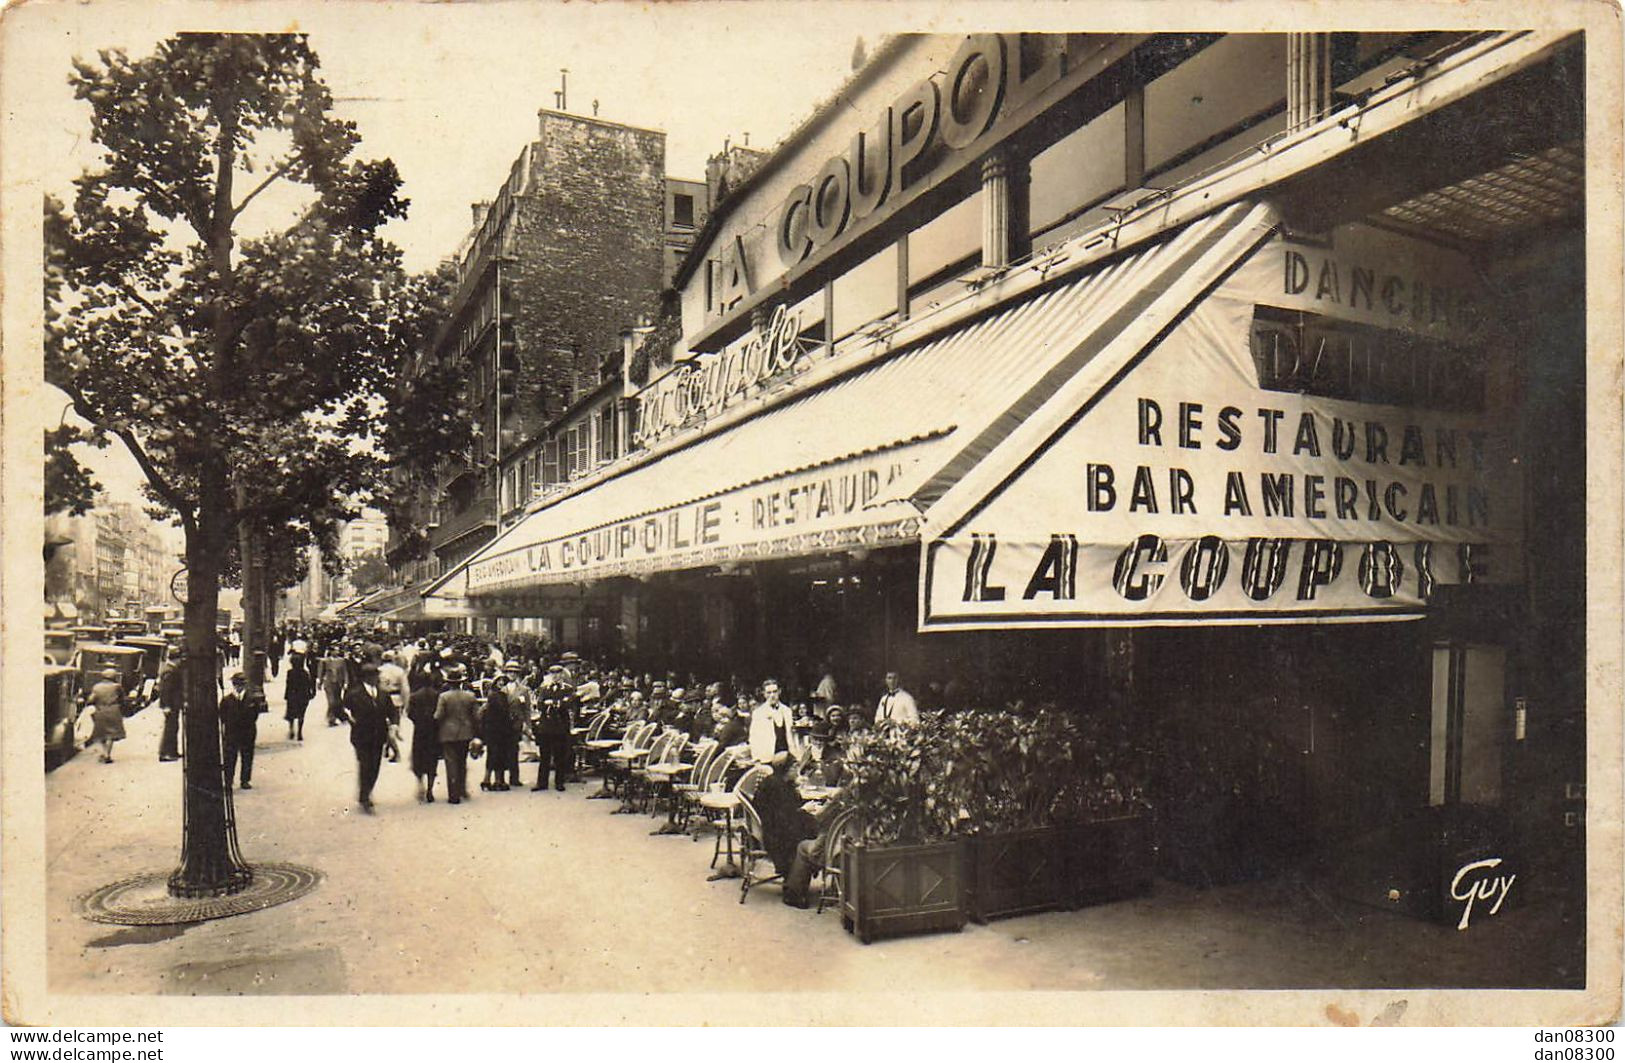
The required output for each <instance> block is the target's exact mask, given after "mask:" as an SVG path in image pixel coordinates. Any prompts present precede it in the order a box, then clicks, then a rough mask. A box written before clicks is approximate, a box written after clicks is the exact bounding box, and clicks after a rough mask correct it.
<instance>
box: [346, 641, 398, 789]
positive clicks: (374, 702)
mask: <svg viewBox="0 0 1625 1063" xmlns="http://www.w3.org/2000/svg"><path fill="white" fill-rule="evenodd" d="M343 704H344V715H345V717H346V718H347V719H348V720H349V721H350V745H351V746H353V747H354V748H355V760H356V770H357V776H358V779H357V795H358V800H359V802H360V805H361V811H363V812H366V813H368V814H371V812H372V788H373V786H374V785H376V784H377V782H378V768H379V765H380V764H381V763H382V761H383V756H384V746H385V745H388V744H390V743H391V742H392V741H398V736H397V734H396V727H397V726H398V725H399V724H400V710H399V709H398V708H396V706H395V703H394V702H393V701H392V700H390V698H389V696H388V695H387V694H385V693H384V692H383V691H382V690H381V689H379V686H378V665H376V664H374V663H372V662H371V661H368V662H366V663H365V664H363V665H362V666H361V682H359V683H356V684H354V685H353V686H351V687H350V689H349V690H348V691H346V692H345V695H344V702H343Z"/></svg>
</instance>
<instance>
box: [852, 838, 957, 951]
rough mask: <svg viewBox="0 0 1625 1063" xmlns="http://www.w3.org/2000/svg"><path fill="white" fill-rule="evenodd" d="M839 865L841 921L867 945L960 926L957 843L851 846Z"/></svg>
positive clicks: (955, 928) (954, 928)
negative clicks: (842, 881)
mask: <svg viewBox="0 0 1625 1063" xmlns="http://www.w3.org/2000/svg"><path fill="white" fill-rule="evenodd" d="M843 865H844V866H843V871H844V873H845V876H846V881H845V888H844V894H845V896H844V899H843V900H842V902H841V916H842V922H843V923H845V925H846V927H847V929H849V930H852V931H853V932H854V933H856V934H857V935H858V939H859V940H860V941H862V942H863V943H864V944H865V945H867V944H868V943H869V942H871V941H873V940H874V939H875V938H878V937H892V936H895V935H898V934H912V933H918V932H920V931H927V930H955V931H957V930H963V929H964V927H965V910H964V905H963V903H962V898H961V892H962V884H963V881H964V872H963V863H962V855H961V847H960V844H959V842H957V841H953V842H939V843H936V844H933V845H896V846H885V847H881V848H869V847H865V846H853V847H852V848H850V849H847V850H846V852H845V854H844V856H843Z"/></svg>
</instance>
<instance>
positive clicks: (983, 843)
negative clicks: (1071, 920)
mask: <svg viewBox="0 0 1625 1063" xmlns="http://www.w3.org/2000/svg"><path fill="white" fill-rule="evenodd" d="M964 845H965V910H966V912H967V913H968V914H969V915H970V917H971V918H972V919H974V920H976V921H977V922H978V923H985V922H987V921H988V920H989V919H1003V918H1006V917H1008V916H1012V915H1029V914H1031V913H1033V912H1052V911H1055V910H1056V909H1057V908H1064V907H1067V906H1068V905H1069V903H1070V899H1071V889H1070V888H1069V885H1068V881H1067V879H1068V870H1067V859H1066V856H1067V849H1066V839H1065V837H1064V836H1063V832H1062V831H1061V830H1059V829H1057V828H1055V827H1035V828H1031V829H1028V830H1016V831H1000V832H996V833H992V834H972V835H969V836H967V837H966V838H965V839H964Z"/></svg>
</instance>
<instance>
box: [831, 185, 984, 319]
mask: <svg viewBox="0 0 1625 1063" xmlns="http://www.w3.org/2000/svg"><path fill="white" fill-rule="evenodd" d="M972 202H975V201H974V200H973V201H972ZM834 289H835V292H834V298H833V303H834V307H833V309H834V312H833V314H832V315H831V317H832V318H833V321H832V324H831V330H830V335H832V336H833V337H834V338H835V339H837V340H839V339H841V338H842V337H844V336H847V335H849V334H850V333H852V332H853V331H855V330H856V329H858V328H860V327H862V326H864V325H866V324H868V323H869V322H871V321H875V320H877V319H879V318H883V317H885V316H886V315H888V314H891V313H894V312H896V310H897V245H895V244H889V245H887V246H886V247H885V248H884V249H882V250H881V252H880V253H879V254H877V255H874V256H872V257H871V258H869V259H867V260H865V261H864V262H861V263H859V264H858V265H857V266H855V267H853V268H852V269H850V270H847V271H846V272H845V273H844V274H842V275H841V276H839V277H837V278H836V279H835V282H834Z"/></svg>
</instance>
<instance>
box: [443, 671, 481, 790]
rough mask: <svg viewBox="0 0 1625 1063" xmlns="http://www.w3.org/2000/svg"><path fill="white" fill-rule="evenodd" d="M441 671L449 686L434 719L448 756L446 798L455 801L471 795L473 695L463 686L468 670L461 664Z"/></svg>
mask: <svg viewBox="0 0 1625 1063" xmlns="http://www.w3.org/2000/svg"><path fill="white" fill-rule="evenodd" d="M441 674H442V678H443V679H444V680H445V683H446V689H444V690H442V691H441V692H440V697H439V699H437V700H436V702H435V707H434V719H435V724H436V725H437V726H438V727H439V730H440V748H441V752H442V755H443V756H444V757H445V760H446V801H447V803H448V804H453V805H456V804H461V803H462V800H463V798H465V797H467V796H468V744H469V743H470V742H472V741H473V740H474V695H473V693H472V692H471V691H469V690H467V689H465V688H464V687H463V682H464V681H465V680H466V679H467V678H468V673H467V671H466V670H465V669H464V668H463V666H462V665H461V664H451V665H448V666H447V667H446V668H445V670H444V671H443V672H442V673H441Z"/></svg>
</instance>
